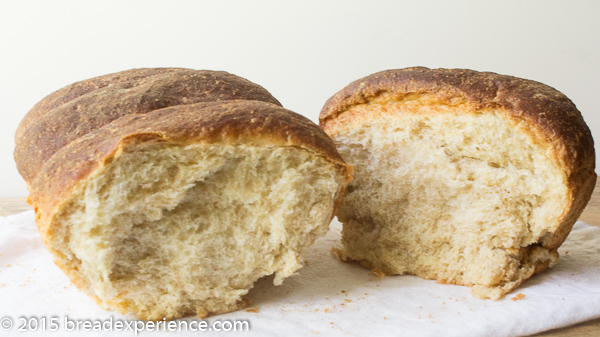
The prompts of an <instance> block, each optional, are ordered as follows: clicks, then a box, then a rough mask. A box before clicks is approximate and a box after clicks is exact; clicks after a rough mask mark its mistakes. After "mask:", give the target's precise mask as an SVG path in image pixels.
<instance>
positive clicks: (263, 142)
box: [30, 100, 351, 237]
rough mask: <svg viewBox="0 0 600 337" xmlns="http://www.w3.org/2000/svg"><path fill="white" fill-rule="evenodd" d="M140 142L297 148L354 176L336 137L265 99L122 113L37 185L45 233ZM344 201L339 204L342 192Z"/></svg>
mask: <svg viewBox="0 0 600 337" xmlns="http://www.w3.org/2000/svg"><path fill="white" fill-rule="evenodd" d="M139 141H158V142H162V141H168V142H174V143H177V144H183V145H185V144H191V143H220V144H230V145H240V144H245V145H254V146H293V147H298V148H301V149H304V150H307V151H311V152H312V153H314V154H315V155H319V156H322V157H323V158H325V159H326V160H328V161H330V162H332V163H334V164H335V165H336V166H337V167H338V169H339V171H340V173H341V174H342V175H343V176H345V177H346V180H347V181H350V180H351V168H350V167H349V166H348V165H346V164H345V163H344V162H343V160H342V158H341V157H340V155H339V154H338V152H337V150H336V148H335V146H334V144H333V142H332V141H331V139H330V138H329V137H328V136H327V135H326V134H325V132H323V131H322V130H321V129H320V128H319V127H317V126H316V125H315V124H314V123H312V122H311V121H310V120H309V119H307V118H305V117H303V116H301V115H298V114H296V113H294V112H291V111H289V110H286V109H284V108H282V107H280V106H278V105H275V104H272V103H266V102H260V101H245V100H235V101H226V102H207V103H197V104H192V105H179V106H174V107H169V108H164V109H159V110H154V111H152V112H149V113H147V114H144V115H134V114H132V115H128V116H124V117H121V118H119V119H118V120H115V121H114V122H112V123H110V124H107V125H105V126H104V127H102V128H99V129H96V130H94V131H92V132H90V133H88V134H86V135H85V136H83V137H81V138H79V139H77V140H75V141H73V142H71V143H70V144H68V145H67V146H65V147H63V148H62V149H60V150H59V151H58V152H56V153H55V154H54V156H52V157H51V158H50V159H49V160H48V161H47V162H46V164H45V165H44V166H43V167H42V169H41V172H40V174H39V175H38V176H37V177H36V178H35V179H34V180H33V182H32V184H31V196H30V199H31V202H32V204H34V205H35V206H36V208H37V209H38V213H39V214H40V216H41V218H40V221H39V222H38V226H39V227H40V231H41V232H42V236H43V237H46V233H47V231H48V230H49V228H48V226H49V225H50V224H51V222H52V221H51V218H52V216H54V213H55V211H56V209H57V208H58V206H59V204H60V203H62V202H64V200H65V197H66V196H68V195H69V194H70V192H71V191H72V190H73V188H75V187H76V185H77V184H78V183H80V182H81V181H84V180H85V178H86V177H87V176H89V175H90V174H91V173H92V172H94V171H95V170H97V169H99V168H100V167H102V166H103V165H105V163H106V162H107V161H109V160H110V159H111V158H112V156H114V154H115V153H116V152H117V151H118V150H119V149H120V148H122V147H124V146H125V145H127V144H130V143H131V142H139ZM342 192H343V191H342ZM338 199H339V200H338V203H339V201H341V196H340V197H339V198H338Z"/></svg>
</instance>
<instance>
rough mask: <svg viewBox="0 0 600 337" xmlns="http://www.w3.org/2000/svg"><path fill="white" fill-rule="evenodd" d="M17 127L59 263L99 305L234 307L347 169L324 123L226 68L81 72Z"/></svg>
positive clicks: (334, 193)
mask: <svg viewBox="0 0 600 337" xmlns="http://www.w3.org/2000/svg"><path fill="white" fill-rule="evenodd" d="M211 101H212V102H211ZM38 135H39V136H38ZM16 138H17V150H16V152H15V157H16V161H17V164H18V167H19V170H20V171H21V173H22V175H23V176H24V177H25V179H26V181H27V183H28V187H29V190H30V197H29V201H30V203H31V204H32V205H33V206H34V207H35V210H36V217H37V223H38V227H39V229H40V232H41V234H42V237H43V239H44V241H45V244H46V246H47V247H48V249H49V250H50V252H52V254H54V256H55V257H56V263H57V264H58V265H59V266H60V267H61V268H62V269H63V270H64V271H65V273H66V274H67V275H68V276H69V277H70V279H71V280H72V282H73V283H74V284H75V285H77V286H78V287H79V288H80V289H82V290H84V291H86V292H87V293H88V294H89V295H90V296H92V297H93V298H94V299H95V300H96V301H97V302H98V303H99V304H100V305H101V306H103V307H107V308H113V309H118V310H120V311H121V312H132V313H134V314H136V315H137V316H139V317H141V318H144V319H150V320H158V319H163V318H167V319H171V318H178V317H182V316H186V315H197V316H199V317H204V316H206V315H208V314H214V313H224V312H228V311H231V310H235V309H238V308H240V307H242V306H243V305H244V301H243V300H242V296H243V295H244V294H246V293H247V292H248V290H249V289H250V288H252V286H253V283H254V282H255V281H256V280H258V279H259V278H261V277H263V276H266V275H270V274H275V278H274V283H275V284H281V282H282V281H283V279H284V278H286V277H288V276H290V275H292V274H293V273H294V272H295V271H296V270H297V269H298V268H300V267H301V263H300V253H301V252H302V250H303V249H305V248H306V247H307V246H309V245H310V244H312V243H313V242H314V240H315V239H316V238H317V237H318V236H320V235H322V234H324V233H325V232H326V231H327V229H328V224H329V222H330V220H331V218H332V217H333V216H334V213H335V211H336V209H337V208H338V206H339V205H340V203H341V198H342V196H343V194H344V189H345V186H346V184H347V183H348V181H349V179H350V175H351V172H350V170H351V168H350V167H348V166H346V165H345V164H344V162H343V161H342V159H341V157H340V156H339V154H338V153H337V151H336V149H335V147H334V145H333V142H332V141H331V140H330V139H329V138H328V137H327V135H326V134H325V133H324V132H323V131H322V130H320V129H319V128H318V126H316V125H315V124H313V123H312V122H310V121H309V120H308V119H306V118H304V117H302V116H300V115H297V114H295V113H293V112H291V111H288V110H286V109H284V108H282V107H281V106H279V105H278V102H277V101H276V100H275V99H274V98H273V97H272V96H271V95H270V94H269V93H268V92H267V91H266V90H264V89H263V88H262V87H260V86H258V85H256V84H253V83H251V82H248V81H246V80H243V79H241V78H239V77H236V76H234V75H231V74H227V73H223V72H210V71H194V70H182V69H142V70H133V71H129V72H124V73H119V74H113V75H108V76H106V77H101V78H97V79H92V80H88V81H84V82H81V83H77V84H75V85H72V86H70V87H67V88H65V89H62V90H60V91H58V92H57V93H55V94H53V95H51V96H49V97H48V98H46V99H45V100H43V101H42V102H41V103H39V104H38V105H37V106H36V108H34V109H33V110H32V111H31V112H30V114H29V115H28V116H27V117H26V118H25V119H24V121H23V123H22V124H21V128H20V129H19V132H18V133H17V137H16Z"/></svg>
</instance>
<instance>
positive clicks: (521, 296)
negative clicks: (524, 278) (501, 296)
mask: <svg viewBox="0 0 600 337" xmlns="http://www.w3.org/2000/svg"><path fill="white" fill-rule="evenodd" d="M524 298H525V295H523V294H521V293H519V294H517V296H515V297H513V298H511V300H513V301H518V300H522V299H524Z"/></svg>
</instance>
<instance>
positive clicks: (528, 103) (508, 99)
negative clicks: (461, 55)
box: [319, 67, 596, 250]
mask: <svg viewBox="0 0 600 337" xmlns="http://www.w3.org/2000/svg"><path fill="white" fill-rule="evenodd" d="M419 95H427V99H428V103H430V104H443V105H449V106H453V105H461V109H465V110H464V111H465V112H467V111H469V112H473V111H475V112H480V113H486V112H487V111H490V110H491V109H489V108H495V109H494V111H498V112H499V113H502V114H503V116H502V117H503V118H505V119H507V120H509V121H511V122H512V123H513V125H519V126H520V127H519V129H520V130H521V131H524V132H527V133H528V134H529V136H530V137H531V138H532V139H535V140H536V141H537V142H540V143H542V144H544V145H545V146H546V148H548V149H549V152H548V154H549V156H550V157H551V158H552V159H554V160H555V161H557V162H558V164H559V166H560V168H561V170H562V172H563V174H564V176H565V181H567V183H568V190H569V193H570V195H569V196H568V199H569V202H570V204H569V205H568V206H567V207H566V209H565V211H564V212H563V214H562V221H561V224H560V225H559V227H558V229H557V230H556V231H555V232H554V234H552V235H548V236H546V237H544V238H542V240H541V242H540V244H541V245H542V246H543V247H544V248H546V249H549V250H555V249H556V248H558V247H559V246H560V245H561V244H562V242H564V240H565V239H566V237H567V235H568V234H569V232H570V231H571V228H572V226H573V224H574V223H575V221H577V219H578V218H579V216H580V215H581V212H582V211H583V209H584V208H585V205H586V204H587V203H588V201H589V199H590V197H591V194H592V191H593V189H594V186H595V181H596V173H595V172H594V169H595V151H594V141H593V138H592V135H591V132H590V130H589V128H588V126H587V125H586V124H585V121H584V120H583V117H582V116H581V113H580V112H579V111H578V110H577V108H576V106H575V104H573V102H571V100H570V99H569V98H567V97H566V96H565V95H564V94H562V93H560V92H559V91H557V90H556V89H554V88H552V87H550V86H547V85H545V84H542V83H539V82H535V81H531V80H526V79H521V78H517V77H513V76H506V75H499V74H496V73H491V72H477V71H473V70H468V69H429V68H425V67H413V68H406V69H396V70H386V71H382V72H378V73H375V74H372V75H369V76H366V77H364V78H362V79H359V80H356V81H354V82H352V83H350V84H349V85H348V86H346V87H345V88H344V89H342V90H341V91H339V92H338V93H336V94H335V95H334V96H333V97H331V98H330V99H329V100H328V101H327V102H326V103H325V106H324V107H323V109H322V111H321V114H320V116H319V124H320V126H321V127H322V128H323V129H324V130H325V132H327V134H329V135H330V136H332V137H334V136H335V134H336V133H337V132H339V131H341V130H344V129H346V128H348V127H349V126H350V125H352V124H355V123H362V122H364V121H366V120H368V118H369V117H366V116H364V115H362V114H361V113H360V112H355V111H352V112H349V111H350V109H351V108H353V107H355V106H357V105H363V104H387V103H390V102H399V101H402V100H404V99H407V98H410V97H416V96H419ZM457 113H460V112H457Z"/></svg>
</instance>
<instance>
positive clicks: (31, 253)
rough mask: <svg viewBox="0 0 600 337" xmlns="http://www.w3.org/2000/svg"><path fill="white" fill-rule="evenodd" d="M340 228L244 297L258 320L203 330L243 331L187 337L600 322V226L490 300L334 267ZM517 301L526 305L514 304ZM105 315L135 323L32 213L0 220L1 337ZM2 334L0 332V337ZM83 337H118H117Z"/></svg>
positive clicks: (243, 315)
mask: <svg viewBox="0 0 600 337" xmlns="http://www.w3.org/2000/svg"><path fill="white" fill-rule="evenodd" d="M340 227H341V226H340V224H339V222H337V221H335V220H334V221H333V222H332V224H331V230H330V231H329V233H328V234H327V236H326V237H324V238H321V239H319V240H318V241H317V242H316V243H315V245H314V246H312V247H311V248H310V249H309V250H308V251H307V252H305V254H304V256H303V257H304V258H305V259H306V260H308V261H309V262H308V264H307V265H306V266H305V267H304V268H302V269H301V270H300V272H299V273H298V275H294V276H293V277H291V278H289V279H286V280H285V281H284V283H283V285H282V286H279V287H276V286H273V284H272V278H266V279H262V280H260V281H258V282H257V283H256V285H255V287H254V289H252V290H251V292H250V294H249V296H248V298H249V299H250V300H251V301H252V304H251V307H256V308H257V309H258V312H248V311H245V310H240V311H237V312H232V313H229V314H224V315H217V316H213V317H211V318H209V319H208V322H209V324H211V323H212V322H214V321H215V320H220V321H223V320H228V321H233V320H248V321H249V322H250V331H249V332H227V333H223V332H221V333H215V331H212V332H210V333H209V332H206V333H199V332H190V331H188V332H187V334H189V335H193V336H198V335H210V336H213V335H223V336H226V335H236V334H240V335H244V336H286V337H292V336H296V335H298V336H309V335H313V334H320V335H325V336H436V337H437V336H461V337H466V336H519V335H526V334H533V333H536V332H540V331H545V330H549V329H553V328H558V327H563V326H567V325H571V324H575V323H578V322H582V321H585V320H589V319H593V318H598V317H600V228H597V227H593V226H589V225H587V224H585V223H583V222H578V223H577V224H575V227H574V228H573V231H572V232H571V234H570V235H569V238H568V239H567V241H566V242H565V243H564V244H563V246H562V247H561V249H560V254H561V258H560V262H559V263H558V265H557V266H555V267H554V268H552V269H550V270H548V271H546V272H544V273H542V274H541V275H536V276H534V277H532V278H531V279H530V280H528V281H526V282H525V283H524V284H523V285H522V286H521V287H520V288H518V289H516V290H515V291H513V292H512V293H510V294H508V295H507V296H506V297H504V298H503V299H501V300H498V301H494V300H482V299H477V298H474V297H473V296H471V292H470V289H469V288H467V287H463V286H454V285H443V284H437V283H436V282H435V281H427V280H422V279H420V278H418V277H415V276H388V277H385V278H383V279H380V278H378V277H377V276H375V275H373V274H371V273H370V272H369V271H368V270H367V269H364V268H362V267H360V266H358V265H356V264H352V263H344V262H341V261H339V260H338V259H337V258H335V257H333V256H332V255H331V254H330V249H331V247H332V246H336V245H338V244H339V238H340ZM518 294H522V295H524V297H522V298H521V299H518V300H513V299H517V295H518ZM519 297H521V295H519ZM111 316H112V317H113V319H115V320H116V319H121V320H134V319H135V317H133V316H131V315H121V314H119V313H117V312H111V311H106V310H103V309H101V308H100V307H98V306H97V305H96V304H95V303H94V301H93V300H92V299H90V298H89V297H87V296H86V295H84V294H83V293H82V292H81V291H79V290H77V289H76V288H75V287H74V286H73V285H71V284H70V282H69V280H68V279H67V277H66V276H65V275H64V274H63V273H62V271H60V270H59V269H58V267H56V266H55V265H54V263H53V258H52V256H51V255H50V254H49V253H48V252H47V251H46V249H45V247H44V245H43V243H42V240H41V238H40V235H39V234H38V232H37V228H36V226H35V223H34V214H33V211H28V212H24V213H21V214H17V215H12V216H9V217H6V218H2V217H0V320H1V319H4V318H9V319H11V320H12V322H13V324H14V325H13V327H12V328H11V329H10V330H8V334H9V335H14V336H20V335H22V333H20V332H18V331H17V328H18V327H19V325H22V323H20V322H19V321H18V319H19V317H25V318H31V317H35V318H36V319H42V318H47V319H49V318H51V317H57V318H58V322H59V323H60V324H61V325H62V323H63V322H64V317H68V318H69V319H73V320H76V319H77V320H106V319H108V318H110V317H111ZM187 320H188V321H189V322H191V321H192V320H193V319H192V318H190V319H187ZM0 323H1V324H7V323H6V322H1V321H0ZM46 329H48V327H46ZM39 330H40V328H38V332H40V331H39ZM6 332H7V331H5V330H2V328H1V327H0V334H2V335H6ZM159 333H160V334H167V333H169V336H174V335H173V332H162V331H161V332H156V331H154V332H148V331H145V332H142V333H141V334H143V335H155V334H159ZM76 334H77V335H80V334H82V333H81V332H80V333H76ZM89 334H95V335H97V336H105V335H110V336H113V335H114V336H123V335H124V334H123V332H115V331H112V332H103V333H100V334H99V333H98V332H90V333H89ZM132 334H133V333H131V332H130V333H129V335H132ZM183 334H186V333H183ZM63 335H69V336H73V335H74V334H73V332H70V333H69V332H67V331H65V329H64V327H63V326H60V328H59V329H58V330H57V331H55V332H53V333H52V334H51V336H63ZM176 335H180V333H176Z"/></svg>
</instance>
